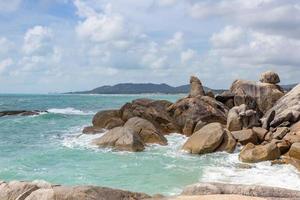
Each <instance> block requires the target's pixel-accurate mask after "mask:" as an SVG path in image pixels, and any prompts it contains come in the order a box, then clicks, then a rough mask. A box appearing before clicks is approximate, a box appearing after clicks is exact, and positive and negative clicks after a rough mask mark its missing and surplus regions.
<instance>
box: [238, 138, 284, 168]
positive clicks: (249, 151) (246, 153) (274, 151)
mask: <svg viewBox="0 0 300 200" xmlns="http://www.w3.org/2000/svg"><path fill="white" fill-rule="evenodd" d="M279 157H280V151H279V149H278V147H277V146H276V144H274V143H268V144H265V145H257V146H255V145H254V144H252V143H248V144H247V145H246V146H245V147H244V148H243V149H242V150H241V152H240V155H239V158H240V160H241V161H243V162H247V163H256V162H261V161H267V160H275V159H278V158H279Z"/></svg>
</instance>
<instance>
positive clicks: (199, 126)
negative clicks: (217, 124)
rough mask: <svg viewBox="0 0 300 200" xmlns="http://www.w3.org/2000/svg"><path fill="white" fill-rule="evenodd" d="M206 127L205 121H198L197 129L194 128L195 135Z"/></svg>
mask: <svg viewBox="0 0 300 200" xmlns="http://www.w3.org/2000/svg"><path fill="white" fill-rule="evenodd" d="M205 125H207V122H203V121H201V120H200V121H198V122H197V124H196V126H195V128H194V133H195V132H197V131H199V130H200V129H201V128H203V127H204V126H205Z"/></svg>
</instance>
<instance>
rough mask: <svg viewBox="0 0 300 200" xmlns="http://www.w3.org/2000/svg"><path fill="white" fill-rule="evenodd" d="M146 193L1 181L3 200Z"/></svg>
mask: <svg viewBox="0 0 300 200" xmlns="http://www.w3.org/2000/svg"><path fill="white" fill-rule="evenodd" d="M146 198H150V196H149V195H147V194H144V193H134V192H128V191H123V190H118V189H111V188H106V187H95V186H75V187H71V186H60V185H51V184H49V183H47V182H44V181H34V182H21V181H11V182H9V183H6V182H1V181H0V199H1V200H140V199H146Z"/></svg>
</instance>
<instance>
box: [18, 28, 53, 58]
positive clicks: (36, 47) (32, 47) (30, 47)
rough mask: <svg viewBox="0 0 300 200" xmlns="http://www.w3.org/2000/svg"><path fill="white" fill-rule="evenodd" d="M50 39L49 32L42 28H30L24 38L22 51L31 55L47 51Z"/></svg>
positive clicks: (47, 29)
mask: <svg viewBox="0 0 300 200" xmlns="http://www.w3.org/2000/svg"><path fill="white" fill-rule="evenodd" d="M51 38H52V34H51V30H50V29H49V28H47V27H43V26H35V27H33V28H30V29H29V30H28V31H27V32H26V33H25V36H24V43H23V51H24V53H25V54H33V53H38V52H44V51H47V48H48V47H49V40H50V39H51Z"/></svg>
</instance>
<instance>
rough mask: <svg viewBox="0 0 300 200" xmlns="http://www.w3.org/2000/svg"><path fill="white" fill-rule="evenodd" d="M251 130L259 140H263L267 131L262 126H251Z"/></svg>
mask: <svg viewBox="0 0 300 200" xmlns="http://www.w3.org/2000/svg"><path fill="white" fill-rule="evenodd" d="M252 131H253V133H255V134H256V136H257V138H258V140H259V142H263V141H264V140H265V137H266V135H267V133H268V130H267V129H264V128H262V127H253V128H252Z"/></svg>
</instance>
